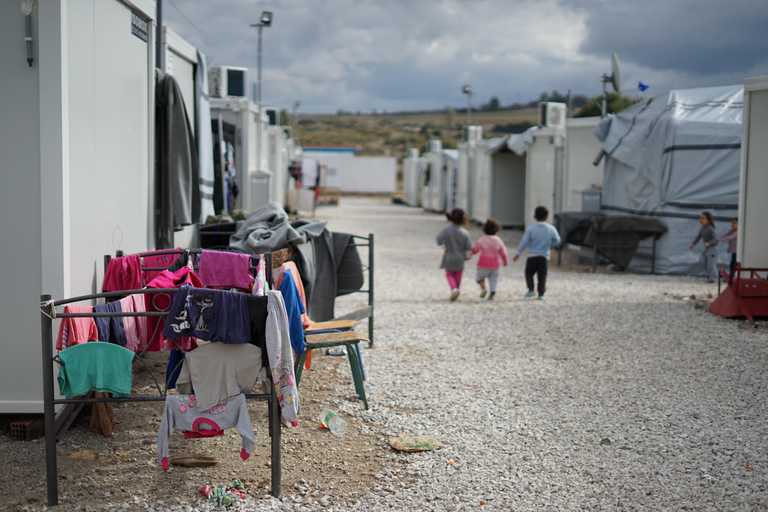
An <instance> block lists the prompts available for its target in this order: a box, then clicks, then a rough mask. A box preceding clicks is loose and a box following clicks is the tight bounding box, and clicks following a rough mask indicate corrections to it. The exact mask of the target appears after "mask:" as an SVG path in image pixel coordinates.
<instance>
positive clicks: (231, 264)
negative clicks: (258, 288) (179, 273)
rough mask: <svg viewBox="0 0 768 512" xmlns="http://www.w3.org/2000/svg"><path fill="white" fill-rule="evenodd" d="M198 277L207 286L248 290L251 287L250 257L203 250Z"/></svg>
mask: <svg viewBox="0 0 768 512" xmlns="http://www.w3.org/2000/svg"><path fill="white" fill-rule="evenodd" d="M200 279H201V280H202V281H203V285H204V286H206V287H207V288H224V289H228V288H237V289H239V290H244V291H247V292H250V291H251V288H252V287H253V276H252V275H251V257H250V256H248V255H247V254H241V253H236V252H225V251H203V253H202V254H201V255H200Z"/></svg>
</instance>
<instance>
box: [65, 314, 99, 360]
mask: <svg viewBox="0 0 768 512" xmlns="http://www.w3.org/2000/svg"><path fill="white" fill-rule="evenodd" d="M64 313H93V307H91V306H77V305H73V306H64ZM98 339H99V331H98V329H97V328H96V322H95V321H94V320H93V317H82V318H79V317H76V318H62V319H61V323H60V324H59V334H58V336H56V350H63V349H64V348H66V347H70V346H72V345H79V344H80V343H86V342H88V341H96V340H98Z"/></svg>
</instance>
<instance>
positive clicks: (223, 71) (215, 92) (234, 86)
mask: <svg viewBox="0 0 768 512" xmlns="http://www.w3.org/2000/svg"><path fill="white" fill-rule="evenodd" d="M247 83H248V68H236V67H232V66H216V67H212V68H211V69H210V71H209V72H208V87H209V89H210V92H211V96H213V97H214V98H244V97H245V96H246V91H245V88H246V84H247Z"/></svg>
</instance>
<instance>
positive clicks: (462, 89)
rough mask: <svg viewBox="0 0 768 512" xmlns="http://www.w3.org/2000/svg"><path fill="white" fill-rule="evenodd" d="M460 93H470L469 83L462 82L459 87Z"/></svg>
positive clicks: (468, 94)
mask: <svg viewBox="0 0 768 512" xmlns="http://www.w3.org/2000/svg"><path fill="white" fill-rule="evenodd" d="M461 92H462V94H466V95H467V96H470V95H471V94H472V86H471V85H469V84H464V85H463V86H462V87H461Z"/></svg>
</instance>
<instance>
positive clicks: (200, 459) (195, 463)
mask: <svg viewBox="0 0 768 512" xmlns="http://www.w3.org/2000/svg"><path fill="white" fill-rule="evenodd" d="M218 463H219V461H218V460H216V458H215V457H211V456H208V455H197V454H191V455H177V456H175V457H171V465H173V466H180V467H184V468H209V467H211V466H215V465H216V464H218Z"/></svg>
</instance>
